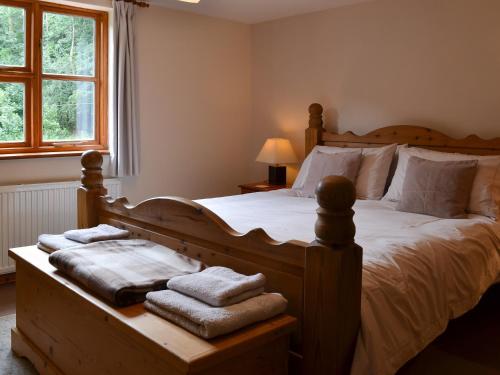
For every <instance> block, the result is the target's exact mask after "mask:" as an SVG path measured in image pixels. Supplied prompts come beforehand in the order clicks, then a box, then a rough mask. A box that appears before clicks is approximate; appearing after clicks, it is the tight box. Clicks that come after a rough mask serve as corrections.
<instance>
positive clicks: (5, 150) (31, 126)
mask: <svg viewBox="0 0 500 375" xmlns="http://www.w3.org/2000/svg"><path fill="white" fill-rule="evenodd" d="M0 5H6V6H14V7H20V8H24V9H25V14H26V23H25V25H26V36H25V37H26V46H25V59H26V61H25V66H24V67H0V82H20V83H24V85H25V111H24V116H25V140H24V142H12V143H7V142H4V143H0V159H12V158H29V157H49V156H72V155H79V154H81V153H82V152H83V151H85V150H90V149H96V150H100V151H101V152H104V153H106V152H108V13H107V12H105V11H100V10H93V9H86V8H78V7H73V6H68V5H61V4H56V3H49V2H42V1H36V0H0ZM44 12H50V13H56V14H63V15H74V16H80V17H87V18H92V19H94V20H95V61H94V63H95V67H94V68H95V69H94V76H93V77H86V76H73V75H63V74H52V73H51V74H44V73H43V71H42V68H43V67H42V53H43V51H42V28H43V13H44ZM44 79H50V80H61V81H85V82H92V83H94V139H93V140H88V141H52V142H51V141H44V140H43V136H42V126H43V123H42V84H43V80H44Z"/></svg>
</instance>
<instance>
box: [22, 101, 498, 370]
mask: <svg viewBox="0 0 500 375" xmlns="http://www.w3.org/2000/svg"><path fill="white" fill-rule="evenodd" d="M322 113H323V109H322V107H321V105H319V104H313V105H311V106H310V107H309V116H310V119H309V127H308V128H307V129H306V134H305V138H306V142H305V151H306V154H308V153H309V152H310V151H311V150H312V149H313V148H314V147H315V146H316V145H327V146H341V147H354V148H356V147H376V146H380V145H386V144H391V143H398V144H409V145H410V146H419V147H423V148H429V149H435V150H442V151H452V152H461V153H467V154H474V155H476V154H477V155H500V139H498V138H497V139H494V140H482V139H480V138H478V137H476V136H470V137H468V138H465V139H462V140H455V139H452V138H450V137H447V136H446V135H444V134H442V133H439V132H437V131H434V130H432V129H428V128H423V127H416V126H405V125H399V126H390V127H385V128H381V129H378V130H375V131H373V132H371V133H369V134H367V135H364V136H357V135H355V134H353V133H351V132H348V133H345V134H335V133H332V132H328V131H326V130H325V129H324V126H323V117H322ZM82 165H83V169H82V186H81V187H80V188H79V190H78V223H79V227H82V228H83V227H91V226H95V225H97V224H99V223H107V224H111V225H115V226H118V227H121V228H126V229H128V230H129V231H131V232H132V233H133V236H134V237H137V238H146V239H150V240H153V241H155V242H158V243H161V244H164V245H166V246H168V247H171V248H172V249H175V250H177V251H178V252H180V253H183V254H185V255H188V256H190V257H193V258H197V259H200V260H202V261H203V262H204V263H206V264H208V265H222V266H227V267H231V268H233V269H235V270H236V271H238V272H242V273H254V272H262V273H264V274H265V275H266V277H267V280H268V289H269V291H278V292H280V293H282V294H283V295H284V296H285V297H286V298H287V299H288V301H289V307H288V311H287V312H288V314H290V315H292V316H294V317H296V318H297V321H298V326H297V329H296V330H295V332H294V334H293V335H292V340H291V343H290V355H289V363H290V366H289V370H290V373H302V374H349V373H351V371H352V373H353V374H361V373H370V371H373V373H378V374H382V373H393V372H395V371H396V370H397V368H398V367H400V366H401V365H402V364H403V363H404V362H405V361H406V360H408V359H409V358H411V357H412V356H414V355H415V354H416V353H417V352H418V351H419V350H421V349H422V348H423V347H424V346H425V345H426V344H427V343H428V342H430V341H431V340H432V339H433V338H434V337H436V335H437V334H439V333H440V332H442V330H444V329H445V327H446V323H447V321H448V319H449V318H453V317H455V316H458V315H460V314H462V313H464V312H465V311H467V310H468V309H470V308H472V307H473V306H474V304H475V303H477V301H478V299H479V298H480V295H481V294H482V293H483V292H484V291H485V290H486V288H487V287H488V286H489V285H491V284H492V283H493V282H494V280H495V278H496V277H497V276H498V271H499V269H500V260H499V254H498V249H499V248H500V238H499V236H500V229H499V224H498V223H495V222H493V221H492V220H490V219H487V218H484V217H480V216H477V217H476V216H474V217H470V218H469V219H467V220H462V221H461V223H460V224H459V225H457V224H456V221H454V220H435V219H433V218H431V217H429V216H426V215H415V214H404V213H399V212H396V211H395V210H394V207H393V206H392V205H391V204H390V203H388V202H385V203H384V202H372V201H357V202H356V201H355V189H354V187H353V184H352V183H350V182H349V181H348V180H346V179H343V178H339V177H328V178H326V179H324V180H323V181H322V182H321V184H320V186H319V187H318V191H317V201H316V200H312V199H310V198H300V197H297V196H294V195H293V192H291V191H288V190H283V191H276V192H269V193H255V194H249V195H245V196H237V197H224V198H216V199H210V200H200V201H197V202H193V201H190V200H186V199H182V198H174V197H159V198H152V199H149V200H146V201H144V202H142V203H140V204H138V205H137V206H131V205H129V204H128V201H127V200H126V198H119V199H116V200H113V199H110V198H109V197H106V190H105V189H104V187H103V185H102V180H103V176H102V170H101V165H102V157H101V155H100V154H99V153H98V152H95V151H90V152H87V153H85V155H83V157H82ZM244 207H246V208H247V209H246V210H245V209H242V208H244ZM353 208H354V210H353ZM249 212H252V214H251V215H250V214H248V213H249ZM354 212H356V214H354ZM279 217H281V218H283V217H286V218H287V220H288V221H285V222H283V220H273V219H276V218H279ZM380 217H384V220H385V221H384V220H380ZM264 218H267V219H264ZM388 225H392V228H390V229H391V231H390V232H388ZM356 227H357V229H358V233H357V234H356ZM255 228H257V229H255ZM396 229H397V230H396ZM445 237H447V238H448V241H445V240H443V238H445ZM291 238H294V240H291ZM429 238H433V239H434V241H428V239H429ZM460 241H461V242H460ZM464 241H466V242H467V241H468V243H467V246H463V245H464V243H465V242H464ZM430 242H433V243H430ZM402 243H404V246H405V247H406V248H407V249H409V250H408V252H407V253H408V256H407V257H400V256H399V255H398V253H397V252H396V251H395V250H394V251H392V250H391V249H394V247H396V245H398V246H401V244H402ZM422 243H427V248H422ZM360 245H361V246H360ZM362 247H363V248H364V252H363V250H362ZM465 248H467V251H463V250H464V249H465ZM417 252H418V255H420V254H422V253H423V254H425V255H424V257H421V256H419V257H415V254H416V253H417ZM436 254H442V256H441V257H437V256H436ZM444 254H448V255H444ZM33 256H35V255H33ZM417 258H418V259H420V260H421V262H420V263H421V264H420V266H419V267H420V268H417V266H416V265H415V262H414V260H415V259H417ZM467 262H470V263H472V265H471V266H470V267H468V268H467V267H464V266H463V265H464V264H467ZM391 263H392V264H393V265H394V267H393V268H392V269H391V268H387V264H391ZM402 267H403V268H404V267H407V268H408V272H409V273H408V272H407V273H405V272H394V269H399V270H400V271H401V270H402ZM433 267H443V268H442V269H440V271H439V272H437V273H436V274H434V272H433ZM391 270H392V271H391ZM421 270H427V274H426V273H425V272H424V273H422V272H421ZM18 272H23V268H22V267H21V268H20V269H19V268H18ZM408 274H410V275H417V276H418V277H415V278H414V279H415V280H413V284H412V283H411V282H409V280H408V279H405V278H404V277H403V276H404V275H408ZM428 275H434V276H435V277H432V278H429V277H427V276H428ZM20 276H21V275H20ZM381 276H385V278H384V277H382V278H381ZM21 277H22V276H21ZM381 280H382V281H381ZM381 283H382V284H384V283H385V284H386V285H385V288H382V287H381V286H383V285H381ZM415 285H416V286H417V287H415ZM450 285H451V286H453V285H458V286H459V288H458V289H456V290H455V292H456V293H455V294H456V295H453V303H452V304H450V303H449V299H447V298H445V297H446V296H445V295H446V292H447V291H448V289H447V288H449V287H450ZM430 289H436V290H437V291H438V293H437V294H439V295H441V298H436V297H435V295H434V294H428V293H427V291H428V290H430ZM367 290H370V293H367V292H366V291H367ZM387 290H390V291H391V293H389V294H387ZM407 295H410V296H411V299H407V298H406V297H407ZM408 301H410V302H408ZM415 301H417V302H420V303H421V305H420V306H417V307H418V308H419V310H418V309H415V305H414V303H415ZM443 301H444V302H443ZM24 303H27V301H25V302H24ZM82 303H84V304H85V303H86V302H85V301H83V302H82ZM405 304H408V305H409V306H406V308H404V307H405V306H404V305H405ZM23 307H25V306H23V305H22V303H21V304H20V305H18V310H22V309H23ZM412 309H413V310H414V311H415V312H417V311H419V312H420V313H421V314H415V315H416V316H409V315H408V311H412ZM436 309H437V311H436ZM141 311H142V310H140V309H139V310H137V312H136V313H137V314H141ZM398 314H399V315H398ZM420 316H421V317H422V319H420ZM432 317H438V318H439V319H436V324H435V326H433V327H429V326H428V324H427V323H428V321H429V318H432ZM115 318H116V319H117V320H118V323H117V326H119V325H120V324H119V323H120V316H119V315H117V316H116V317H115ZM69 319H73V321H74V322H75V324H77V325H78V324H79V323H80V321H81V320H82V319H83V318H82V317H79V316H78V315H77V314H76V315H75V316H71V317H69ZM381 319H388V321H384V325H380V324H378V322H377V320H381ZM28 320H29V319H26V320H25V321H24V322H21V323H19V321H18V324H17V326H18V327H17V329H18V330H19V332H23V336H17V339H18V340H21V341H22V340H23V339H26V340H28V341H29V342H30V345H35V346H39V347H38V349H39V350H40V351H42V352H50V350H52V349H51V347H50V346H49V347H47V345H46V343H45V342H42V343H38V342H37V338H36V337H32V336H33V335H31V336H30V333H29V332H34V331H35V330H38V331H42V332H50V330H51V329H54V327H53V326H50V325H48V326H44V323H43V321H37V325H38V326H37V327H34V328H33V327H30V329H28V327H23V326H22V325H23V324H26V325H29V322H28ZM122 323H123V322H122ZM51 324H52V325H54V324H57V323H54V322H52V323H51ZM124 324H125V323H124ZM385 324H386V325H387V329H385V328H384V326H385ZM377 327H378V328H377ZM381 327H382V328H381ZM391 327H392V328H391ZM394 327H396V328H394ZM57 328H60V327H57ZM360 328H361V329H360ZM424 328H426V329H424ZM61 329H62V328H61ZM65 329H66V330H67V328H65ZM117 329H118V328H117ZM395 332H403V334H402V335H401V337H398V335H397V334H395ZM415 333H417V334H415ZM68 334H70V333H69V332H68ZM97 334H98V333H96V335H97ZM128 334H129V335H130V340H131V342H134V343H135V342H136V341H134V340H136V339H137V338H136V337H135V336H134V332H133V331H128ZM17 345H18V347H20V346H21V344H20V343H19V341H18V342H17ZM394 347H400V349H401V350H400V351H399V352H398V353H395V354H393V355H388V354H387V353H389V352H391V351H393V350H394ZM80 348H81V346H80ZM14 349H15V348H14ZM20 352H21V354H24V355H27V356H28V357H30V354H29V353H26V352H23V351H22V350H20ZM49 354H50V353H49ZM374 354H375V357H376V355H377V354H379V355H380V358H379V361H378V362H373V361H372V359H373V358H374ZM130 355H133V354H130ZM31 356H33V354H31ZM388 357H391V359H390V360H386V359H387V358H388ZM30 360H32V362H36V360H37V359H36V358H30ZM369 362H372V363H371V364H370V368H368V364H369ZM55 365H57V363H55ZM111 373H112V372H111Z"/></svg>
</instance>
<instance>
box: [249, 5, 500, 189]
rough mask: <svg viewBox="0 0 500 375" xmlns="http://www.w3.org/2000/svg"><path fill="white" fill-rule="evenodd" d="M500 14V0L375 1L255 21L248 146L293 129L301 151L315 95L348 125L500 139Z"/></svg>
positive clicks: (336, 126) (259, 170)
mask: <svg viewBox="0 0 500 375" xmlns="http://www.w3.org/2000/svg"><path fill="white" fill-rule="evenodd" d="M499 14H500V1H498V0H377V1H373V2H368V3H363V4H359V5H354V6H349V7H344V8H337V9H332V10H329V11H323V12H318V13H312V14H308V15H302V16H296V17H291V18H286V19H282V20H277V21H273V22H266V23H262V24H257V25H254V26H253V28H252V68H253V73H252V84H253V94H252V102H253V133H252V145H251V148H252V150H251V152H252V153H255V154H256V153H257V151H258V149H259V147H260V146H261V144H262V142H263V141H264V139H265V138H266V137H269V136H286V137H289V138H291V139H292V141H293V144H294V147H295V149H296V151H297V153H298V154H299V155H301V156H302V155H303V152H304V146H303V139H304V135H303V133H304V128H305V127H306V126H307V107H308V105H309V104H310V103H312V102H319V103H322V104H323V105H324V107H325V109H326V120H327V127H328V128H329V129H331V130H338V131H342V132H343V131H346V130H353V131H355V132H357V133H360V134H363V133H365V132H368V131H370V130H373V129H375V128H377V127H380V126H385V125H389V124H398V123H399V124H405V123H411V124H417V125H428V126H431V127H434V128H436V129H438V130H441V131H443V132H445V133H447V134H450V135H452V136H455V137H463V136H466V135H468V134H470V133H476V134H478V135H480V136H482V137H493V136H500V110H499V109H500V42H499V40H500V22H499V17H498V16H499ZM265 173H266V172H265V169H264V168H263V167H260V166H258V165H255V166H254V168H253V171H252V175H253V177H254V179H256V178H260V177H262V176H265ZM289 175H291V177H293V171H292V173H289Z"/></svg>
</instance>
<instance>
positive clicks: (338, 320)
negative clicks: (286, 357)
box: [303, 176, 362, 375]
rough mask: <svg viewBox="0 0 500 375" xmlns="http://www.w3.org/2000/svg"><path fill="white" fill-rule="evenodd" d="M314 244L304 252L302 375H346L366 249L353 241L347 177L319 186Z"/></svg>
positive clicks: (352, 198) (327, 180)
mask: <svg viewBox="0 0 500 375" xmlns="http://www.w3.org/2000/svg"><path fill="white" fill-rule="evenodd" d="M316 196H317V200H318V203H319V206H320V207H319V208H318V210H317V213H318V219H317V221H316V227H315V232H316V241H314V242H312V243H311V246H310V247H308V248H307V251H306V273H305V305H304V310H305V311H304V315H305V319H304V349H303V353H304V368H303V374H315V375H322V374H325V375H326V374H328V375H344V374H346V375H348V374H349V372H350V369H351V363H352V358H353V354H354V348H355V344H356V338H357V336H358V330H359V325H360V315H361V273H362V249H361V247H360V246H358V245H356V243H355V242H354V234H355V231H356V229H355V226H354V222H353V215H354V211H353V210H352V206H353V204H354V202H355V200H356V189H355V187H354V185H353V184H352V182H351V181H349V180H348V179H346V178H345V177H340V176H328V177H325V178H324V179H323V180H322V181H321V182H320V183H319V185H318V187H317V188H316Z"/></svg>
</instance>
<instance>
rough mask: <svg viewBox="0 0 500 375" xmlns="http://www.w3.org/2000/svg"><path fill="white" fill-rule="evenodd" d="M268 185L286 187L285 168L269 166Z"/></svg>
mask: <svg viewBox="0 0 500 375" xmlns="http://www.w3.org/2000/svg"><path fill="white" fill-rule="evenodd" d="M269 184H270V185H286V167H275V166H273V165H270V166H269Z"/></svg>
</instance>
